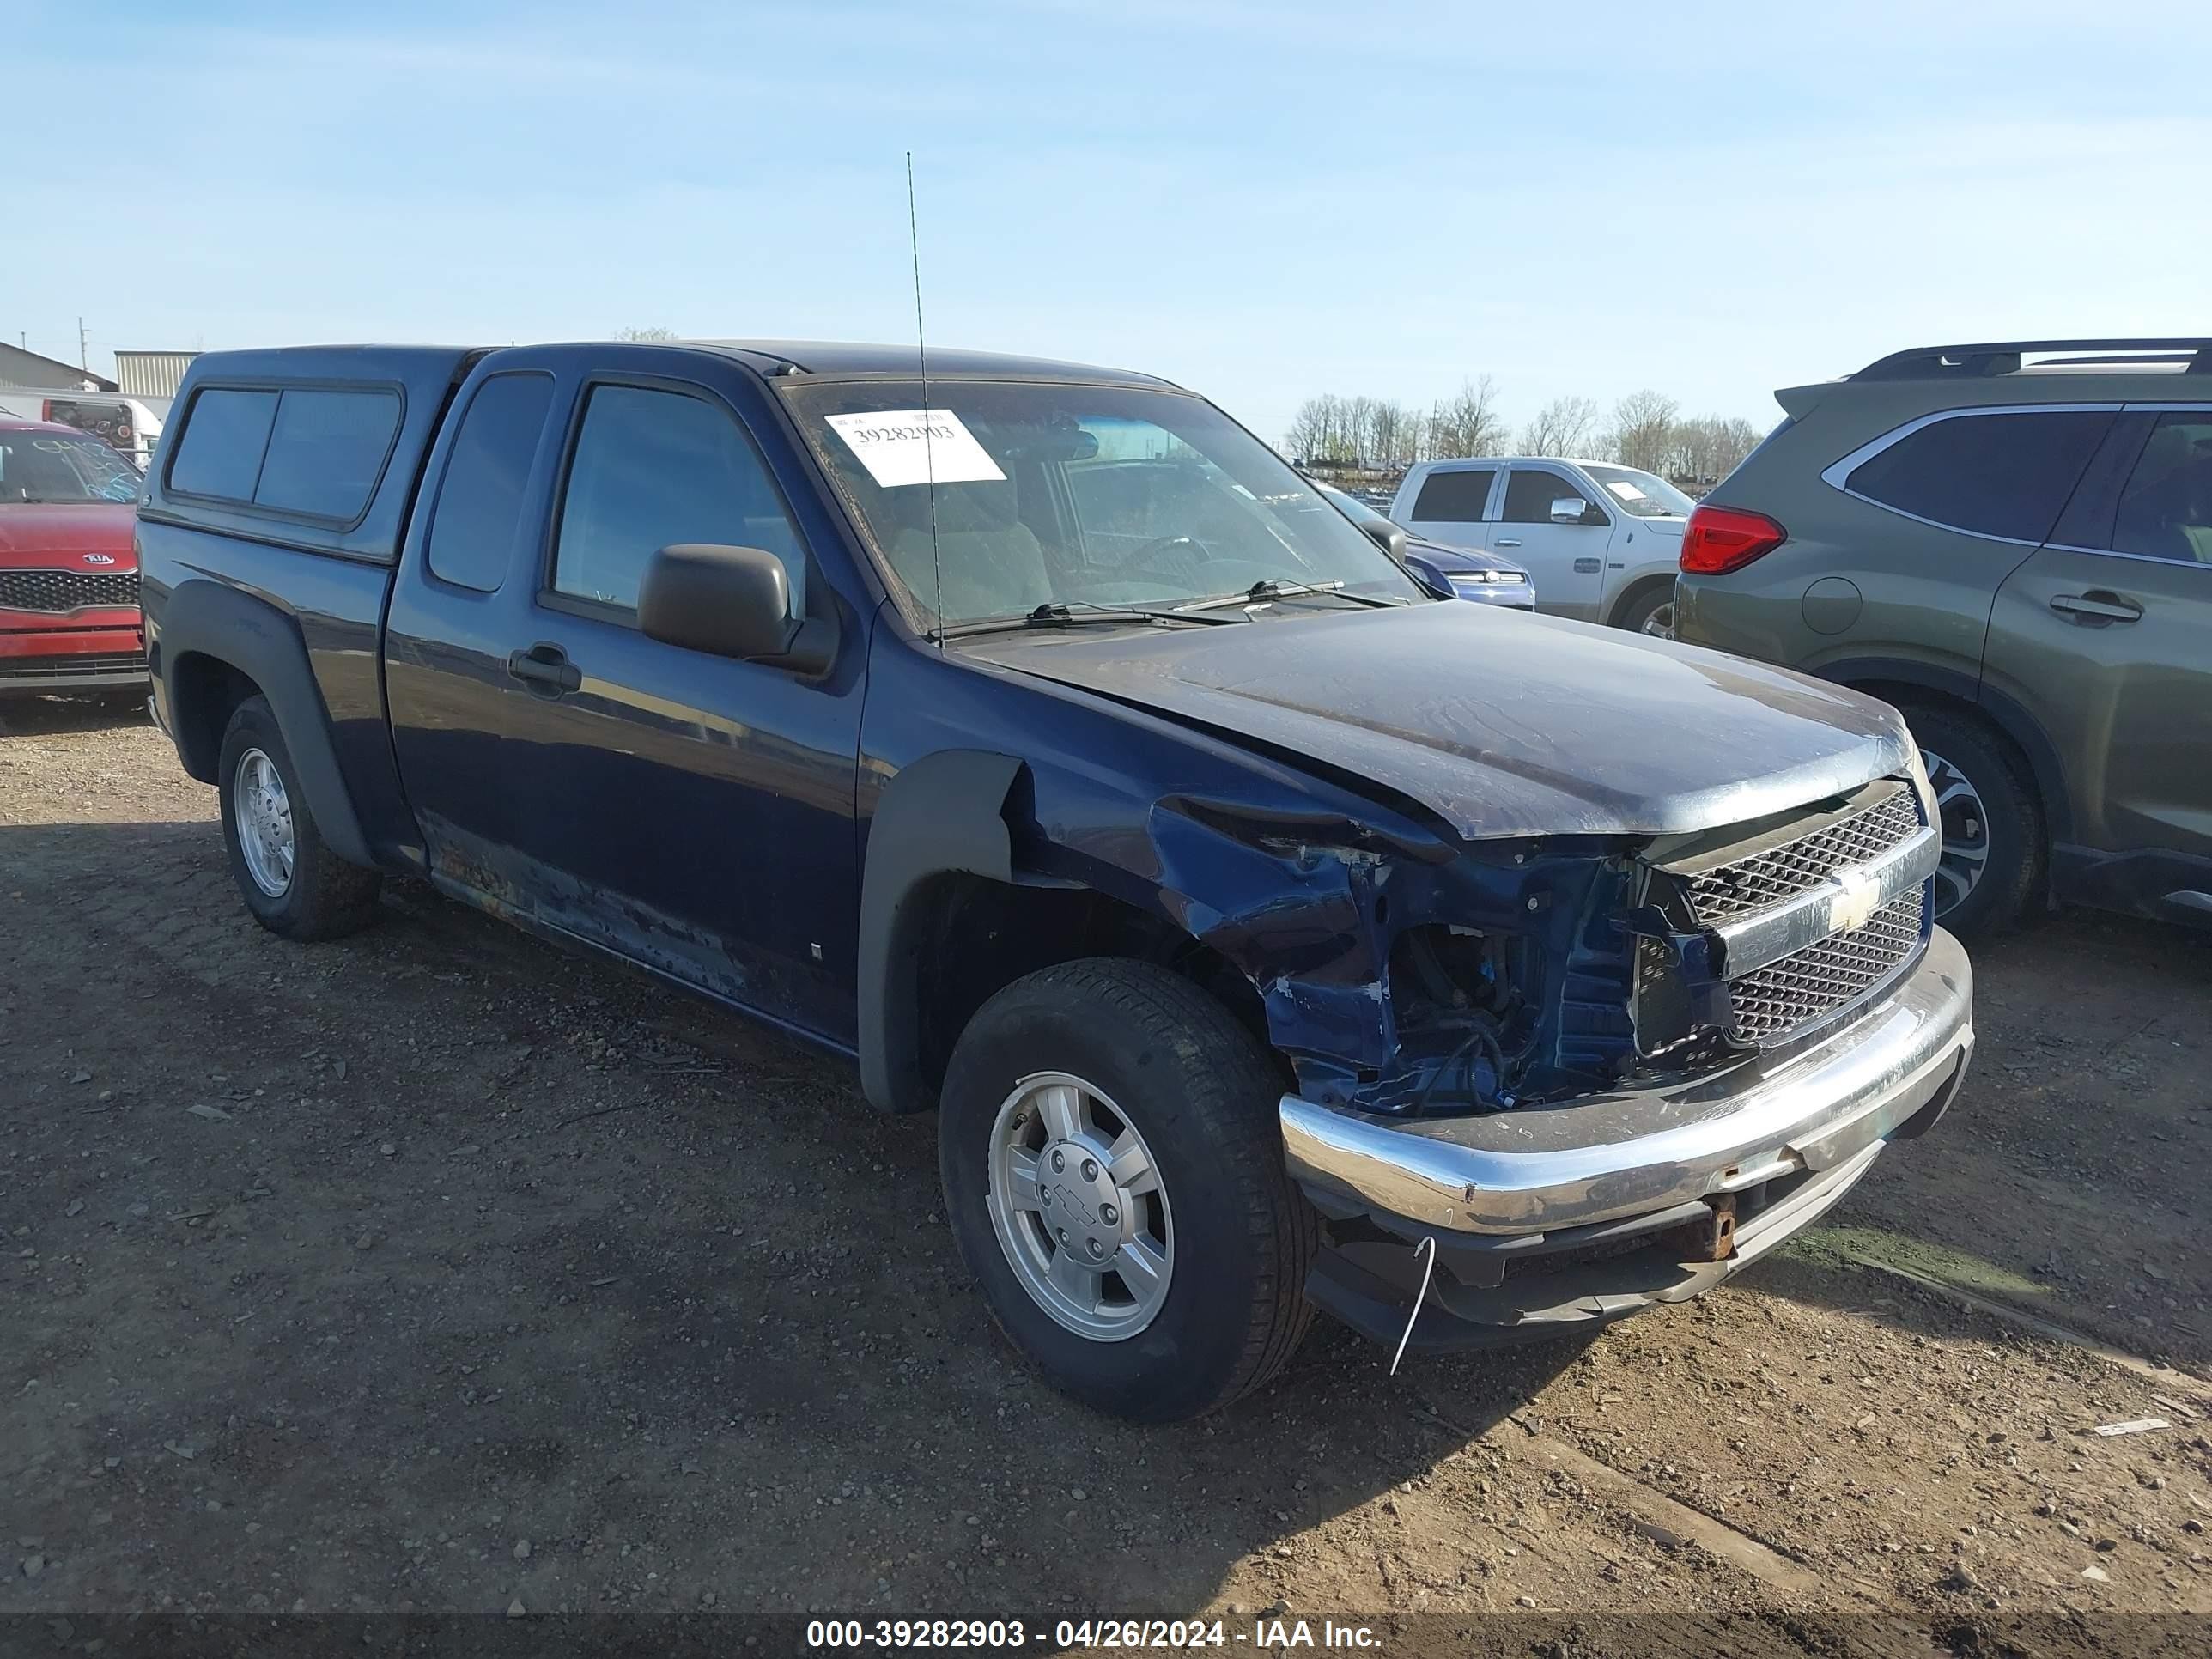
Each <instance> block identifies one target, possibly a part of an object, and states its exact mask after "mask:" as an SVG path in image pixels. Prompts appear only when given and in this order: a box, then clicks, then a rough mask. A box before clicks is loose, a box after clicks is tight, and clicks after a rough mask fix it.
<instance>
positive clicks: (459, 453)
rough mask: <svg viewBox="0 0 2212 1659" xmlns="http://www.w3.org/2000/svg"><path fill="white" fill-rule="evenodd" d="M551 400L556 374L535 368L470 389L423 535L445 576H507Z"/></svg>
mask: <svg viewBox="0 0 2212 1659" xmlns="http://www.w3.org/2000/svg"><path fill="white" fill-rule="evenodd" d="M552 404H553V377H552V376H551V375H550V374H542V373H538V372H535V371H532V372H528V373H513V374H494V375H491V376H489V378H487V379H486V380H484V382H483V385H481V386H478V387H477V389H476V391H475V392H473V393H472V394H471V396H470V398H469V402H468V406H467V408H465V409H464V410H462V411H461V419H460V425H459V427H458V428H455V430H454V433H453V451H452V453H451V455H450V456H449V457H448V459H447V462H446V475H445V477H444V478H443V479H442V480H441V481H440V483H439V485H438V499H437V501H436V502H435V504H434V505H433V507H432V508H431V513H430V528H429V532H428V535H427V536H426V537H425V538H424V543H423V557H424V562H426V563H427V564H428V566H429V568H430V574H432V575H434V576H435V577H436V578H438V580H441V581H445V582H451V583H453V585H454V586H457V587H467V588H472V589H474V590H475V591H476V592H479V593H491V592H497V591H498V589H499V587H500V585H501V582H503V581H504V580H506V576H507V568H508V564H509V562H510V559H511V556H512V555H513V551H514V542H515V538H516V535H517V534H518V533H519V532H520V528H521V521H522V509H523V502H524V495H525V492H526V489H528V486H529V483H530V471H531V467H532V465H533V464H534V463H535V462H536V460H537V459H538V442H539V441H540V440H541V439H542V438H543V436H544V431H545V416H546V414H547V411H548V410H550V409H551V407H552Z"/></svg>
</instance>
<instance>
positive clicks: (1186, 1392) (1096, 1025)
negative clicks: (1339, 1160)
mask: <svg viewBox="0 0 2212 1659" xmlns="http://www.w3.org/2000/svg"><path fill="white" fill-rule="evenodd" d="M1281 1092H1282V1083H1281V1079H1280V1077H1279V1074H1278V1073H1277V1072H1276V1070H1275V1068H1274V1066H1273V1064H1272V1063H1271V1062H1270V1060H1269V1059H1268V1057H1267V1054H1266V1053H1265V1052H1264V1051H1263V1050H1262V1049H1261V1047H1260V1045H1259V1044H1258V1043H1257V1042H1255V1041H1254V1040H1253V1038H1252V1036H1251V1035H1250V1034H1249V1032H1247V1031H1246V1030H1244V1029H1243V1027H1242V1026H1240V1025H1239V1024H1237V1022H1236V1021H1235V1020H1234V1019H1233V1018H1231V1016H1230V1014H1229V1012H1228V1011H1227V1010H1226V1009H1225V1008H1223V1007H1222V1006H1221V1005H1220V1004H1219V1003H1218V1002H1217V1001H1215V1000H1213V999H1212V997H1210V996H1208V995H1207V994H1206V993H1205V992H1203V991H1201V990H1200V989H1199V988H1198V987H1196V986H1194V985H1193V984H1191V983H1190V982H1189V981H1187V980H1183V979H1181V978H1178V977H1177V976H1176V975H1173V974H1170V973H1169V972H1167V971H1166V970H1165V969H1160V968H1155V967H1152V966H1151V965H1149V964H1147V963H1139V962H1131V961H1126V960H1122V959H1120V958H1109V957H1097V958H1092V959H1090V960H1086V961H1080V962H1071V963H1062V964H1060V966H1057V967H1054V968H1047V969H1042V971H1040V972H1038V973H1035V974H1031V975H1029V976H1028V977H1026V978H1024V979H1021V980H1018V981H1015V982H1014V983H1013V984H1012V985H1010V986H1008V987H1006V989H1005V990H1003V991H1000V993H999V994H997V995H996V996H994V997H993V998H992V999H991V1000H989V1001H988V1002H987V1003H986V1004H984V1006H983V1007H982V1008H981V1011H980V1012H978V1013H977V1014H976V1015H975V1018H974V1019H972V1020H970V1021H969V1024H968V1028H967V1030H965V1031H963V1033H962V1034H961V1036H960V1040H959V1042H958V1043H957V1046H956V1047H955V1048H954V1049H953V1053H952V1059H951V1065H950V1066H948V1068H947V1070H946V1074H945V1091H944V1100H943V1107H942V1110H941V1111H940V1113H939V1124H938V1150H939V1167H940V1171H941V1173H942V1176H943V1179H944V1182H945V1212H946V1214H947V1216H948V1217H949V1218H951V1224H952V1230H953V1236H954V1238H955V1240H956V1242H957V1243H958V1245H959V1249H960V1255H961V1258H962V1260H963V1261H965V1262H966V1263H967V1265H968V1268H969V1271H970V1272H971V1273H974V1274H975V1278H976V1279H977V1281H978V1282H979V1284H980V1285H981V1288H982V1291H983V1296H984V1299H985V1301H986V1302H987V1304H989V1306H990V1309H991V1312H992V1315H993V1316H994V1318H996V1319H997V1321H998V1322H999V1325H1000V1328H1001V1329H1002V1330H1004V1331H1005V1332H1006V1335H1007V1336H1008V1337H1009V1338H1010V1339H1011V1340H1012V1342H1013V1343H1014V1346H1017V1347H1018V1348H1019V1349H1020V1350H1021V1351H1022V1352H1024V1354H1025V1355H1027V1356H1028V1357H1029V1358H1030V1360H1031V1361H1032V1362H1033V1363H1034V1364H1036V1367H1037V1368H1038V1370H1041V1371H1042V1372H1043V1373H1044V1375H1045V1376H1046V1377H1047V1378H1048V1380H1049V1381H1050V1382H1051V1383H1053V1385H1054V1387H1055V1388H1058V1389H1060V1390H1062V1391H1063V1392H1064V1393H1066V1394H1069V1395H1073V1396H1074V1397H1075V1398H1076V1399H1078V1400H1080V1401H1083V1402H1084V1403H1085V1405H1088V1406H1091V1407H1094V1408H1095V1409H1097V1410H1098V1411H1102V1412H1106V1413H1110V1414H1112V1415H1114V1416H1116V1417H1122V1418H1127V1419H1132V1420H1134V1421H1138V1422H1149V1423H1162V1422H1172V1421H1176V1420H1177V1419H1183V1418H1188V1417H1195V1416H1197V1415H1199V1414H1200V1413H1204V1412H1208V1411H1212V1410H1214V1409H1215V1408H1217V1407H1221V1406H1225V1405H1227V1404H1228V1403H1229V1402H1230V1401H1233V1400H1236V1399H1237V1398H1238V1397H1240V1396H1241V1395H1245V1394H1249V1393H1250V1392H1251V1391H1252V1390H1253V1389H1257V1388H1259V1387H1261V1385H1262V1384H1263V1383H1267V1381H1268V1380H1269V1379H1270V1378H1271V1377H1273V1376H1274V1375H1275V1374H1276V1373H1277V1372H1278V1371H1279V1370H1281V1369H1282V1368H1283V1366H1284V1365H1285V1364H1286V1363H1287V1362H1288V1361H1289V1359H1290V1358H1291V1355H1292V1354H1293V1353H1294V1352H1296V1351H1297V1346H1298V1343H1299V1342H1300V1340H1303V1338H1304V1335H1305V1334H1306V1332H1307V1330H1308V1329H1309V1328H1310V1326H1311V1324H1312V1322H1313V1308H1312V1305H1311V1304H1310V1303H1308V1302H1307V1301H1306V1300H1305V1297H1304V1288H1303V1287H1304V1283H1305V1277H1306V1273H1307V1271H1308V1269H1309V1268H1310V1266H1311V1264H1312V1261H1313V1257H1314V1253H1315V1251H1316V1249H1317V1248H1318V1243H1319V1223H1318V1218H1316V1215H1315V1212H1314V1211H1313V1209H1312V1207H1311V1206H1310V1205H1308V1204H1307V1203H1306V1201H1305V1200H1304V1198H1303V1197H1302V1196H1301V1195H1300V1194H1299V1193H1298V1192H1297V1188H1295V1187H1294V1186H1293V1185H1292V1184H1291V1179H1290V1176H1289V1174H1288V1172H1287V1171H1286V1170H1285V1167H1284V1164H1283V1151H1282V1136H1281V1131H1280V1129H1279V1127H1278V1121H1277V1117H1276V1102H1277V1100H1278V1098H1279V1097H1280V1095H1281Z"/></svg>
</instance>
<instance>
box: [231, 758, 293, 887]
mask: <svg viewBox="0 0 2212 1659" xmlns="http://www.w3.org/2000/svg"><path fill="white" fill-rule="evenodd" d="M234 785H235V787H234V788H233V790H232V792H231V798H232V803H233V809H232V810H233V811H234V815H235V817H237V819H238V850H239V854H240V857H242V858H243V859H244V860H246V874H247V875H248V876H251V877H252V878H253V884H254V885H255V886H256V887H258V888H259V889H260V890H262V891H263V892H264V893H265V894H267V895H268V896H270V898H273V899H280V898H283V896H284V895H285V894H286V893H288V892H289V891H290V890H291V887H292V864H293V860H294V859H295V856H296V854H297V848H298V843H297V842H296V840H295V836H294V833H293V829H292V798H291V796H290V795H289V794H288V793H285V789H284V777H283V774H282V773H280V772H279V771H277V769H276V762H274V761H272V760H270V758H269V757H268V756H267V755H266V754H264V752H263V751H262V750H258V749H249V750H246V752H245V753H244V754H242V755H240V757H238V772H237V775H236V777H235V779H234Z"/></svg>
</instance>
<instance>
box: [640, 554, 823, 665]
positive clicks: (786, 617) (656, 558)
mask: <svg viewBox="0 0 2212 1659" xmlns="http://www.w3.org/2000/svg"><path fill="white" fill-rule="evenodd" d="M637 625H638V630H639V631H640V632H641V633H642V634H643V635H645V636H646V637H647V639H653V640H659V641H661V642H662V643H663V644H665V645H676V646H681V647H684V649H685V650H687V651H703V652H706V653H708V654H710V655H713V656H717V657H735V658H738V659H739V660H741V661H745V662H763V661H765V662H773V663H775V664H777V665H779V666H781V667H787V668H792V669H795V670H798V671H800V672H802V673H811V672H814V671H818V670H820V669H822V668H825V667H827V666H828V665H829V659H830V656H831V655H832V654H833V648H834V646H835V643H836V641H835V637H834V629H832V628H831V625H830V624H829V623H815V622H801V621H799V620H796V619H794V618H793V617H792V615H791V587H790V582H789V579H788V578H787V576H786V575H785V574H784V568H783V561H782V560H781V559H779V558H777V557H776V556H775V554H773V553H769V552H767V551H765V550H763V549H760V548H757V547H724V546H720V545H719V544H714V543H711V542H689V543H683V544H678V545H676V546H673V547H664V548H662V549H661V550H659V552H657V553H655V554H653V556H652V557H650V558H648V559H647V561H646V562H645V574H644V576H643V578H642V579H641V580H640V581H639V583H638V592H637Z"/></svg>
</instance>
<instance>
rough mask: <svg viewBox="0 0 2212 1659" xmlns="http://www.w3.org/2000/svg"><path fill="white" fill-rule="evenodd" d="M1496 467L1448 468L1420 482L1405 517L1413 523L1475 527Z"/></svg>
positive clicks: (1487, 502)
mask: <svg viewBox="0 0 2212 1659" xmlns="http://www.w3.org/2000/svg"><path fill="white" fill-rule="evenodd" d="M1497 476H1498V469H1497V468H1495V467H1488V466H1485V467H1466V466H1455V467H1447V468H1444V469H1442V470H1440V471H1435V472H1431V473H1430V474H1429V476H1428V477H1425V478H1424V479H1422V480H1421V489H1420V493H1419V495H1416V496H1415V497H1414V498H1413V511H1412V512H1411V513H1407V521H1408V522H1410V523H1413V524H1477V523H1480V521H1481V519H1482V512H1483V508H1484V507H1486V506H1487V505H1488V504H1489V501H1490V485H1491V481H1492V479H1494V478H1496V477H1497Z"/></svg>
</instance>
